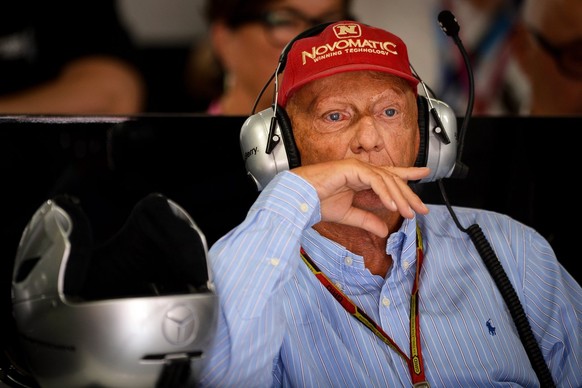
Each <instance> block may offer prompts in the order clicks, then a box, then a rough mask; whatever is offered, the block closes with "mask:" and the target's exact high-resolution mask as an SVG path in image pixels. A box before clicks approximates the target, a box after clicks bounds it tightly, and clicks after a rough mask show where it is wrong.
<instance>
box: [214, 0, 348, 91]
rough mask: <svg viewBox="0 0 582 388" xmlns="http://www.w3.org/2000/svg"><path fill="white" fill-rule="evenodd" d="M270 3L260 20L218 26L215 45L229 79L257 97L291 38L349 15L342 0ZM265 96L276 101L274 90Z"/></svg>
mask: <svg viewBox="0 0 582 388" xmlns="http://www.w3.org/2000/svg"><path fill="white" fill-rule="evenodd" d="M269 4H270V5H268V6H267V7H266V9H265V10H264V12H263V14H262V15H256V16H257V19H256V20H251V21H248V22H246V23H244V24H242V25H240V26H238V27H236V28H228V27H227V26H224V25H222V26H218V27H216V28H217V29H219V30H220V33H219V35H220V39H219V40H217V39H215V41H214V45H215V49H216V52H217V53H218V55H219V57H220V59H221V62H222V63H223V66H224V68H225V70H226V73H227V75H228V77H229V78H230V79H227V82H229V81H232V82H233V84H234V85H235V87H236V88H242V89H243V90H244V91H245V92H246V93H248V94H252V95H254V96H258V94H259V92H260V91H261V89H262V88H263V87H264V86H265V84H266V83H267V81H268V80H269V78H270V77H271V76H272V75H273V73H274V72H275V69H276V67H277V64H278V60H279V56H280V54H281V52H282V51H283V48H284V47H285V45H286V44H287V43H288V42H289V41H290V40H292V39H293V38H294V37H295V36H296V35H298V34H299V33H301V32H302V31H304V30H306V29H307V28H309V27H312V26H313V25H316V24H319V23H322V22H328V21H336V20H341V19H344V18H345V17H346V16H347V15H346V12H345V10H344V9H343V2H342V1H341V0H282V1H272V2H270V3H269ZM215 35H216V34H215ZM216 46H218V47H216ZM270 86H271V87H272V86H273V85H270ZM264 95H265V96H268V98H269V101H272V95H273V94H272V89H270V90H268V91H266V92H265V93H264Z"/></svg>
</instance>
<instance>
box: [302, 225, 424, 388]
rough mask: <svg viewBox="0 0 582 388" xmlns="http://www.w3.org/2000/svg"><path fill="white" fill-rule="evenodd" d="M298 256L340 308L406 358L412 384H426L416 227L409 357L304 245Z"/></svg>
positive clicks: (419, 242)
mask: <svg viewBox="0 0 582 388" xmlns="http://www.w3.org/2000/svg"><path fill="white" fill-rule="evenodd" d="M299 252H300V254H301V258H302V259H303V261H304V262H305V264H307V266H308V267H309V269H310V270H311V272H313V274H314V275H315V276H316V277H317V279H319V281H320V282H321V284H323V286H324V287H325V288H326V289H327V290H328V291H329V292H330V293H331V294H332V295H333V297H334V298H335V299H336V300H337V301H338V302H339V303H340V304H341V305H342V306H343V308H344V309H345V310H346V311H347V312H348V313H350V314H351V315H352V316H354V317H355V318H356V319H357V320H359V321H360V322H362V323H363V324H364V325H365V326H366V327H367V328H368V329H370V330H371V331H372V332H373V333H374V334H375V335H376V336H378V338H380V339H381V340H382V342H384V343H385V344H386V345H388V346H389V347H390V348H391V349H392V350H394V351H395V352H396V353H398V355H399V356H400V357H402V358H403V359H404V361H406V364H407V365H408V370H409V371H410V376H411V378H412V384H413V386H414V387H429V386H430V385H429V384H428V382H427V381H426V377H425V375H424V365H423V361H422V352H421V348H420V312H419V309H418V298H419V295H418V289H419V283H420V269H421V267H422V261H423V258H424V254H423V250H422V236H421V233H420V229H419V228H418V227H417V228H416V274H415V277H414V284H413V285H412V294H411V295H410V357H408V356H407V355H406V353H404V352H403V351H402V349H400V347H399V346H398V345H397V344H396V342H394V340H393V339H392V338H390V336H389V335H388V334H386V332H384V330H383V329H382V328H381V327H380V326H379V325H378V324H377V323H376V322H374V320H373V319H372V318H370V317H369V316H368V314H366V312H364V311H363V310H362V309H360V308H359V307H358V306H357V305H356V304H355V303H354V302H352V300H351V299H350V298H349V297H348V296H347V295H346V294H344V293H343V292H342V291H341V290H340V289H339V288H338V287H337V286H336V285H335V284H333V283H332V281H331V280H330V279H329V278H328V277H327V276H326V275H325V274H324V273H323V272H321V271H320V270H319V268H318V267H317V265H316V264H315V263H314V262H313V260H312V259H311V257H309V255H308V254H307V253H306V252H305V250H304V249H303V247H301V248H300V251H299Z"/></svg>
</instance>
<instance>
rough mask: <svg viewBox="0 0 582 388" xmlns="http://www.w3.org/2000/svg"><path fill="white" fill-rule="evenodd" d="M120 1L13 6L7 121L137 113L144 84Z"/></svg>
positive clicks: (1, 86) (3, 86) (4, 75)
mask: <svg viewBox="0 0 582 388" xmlns="http://www.w3.org/2000/svg"><path fill="white" fill-rule="evenodd" d="M136 59H137V57H136V52H135V48H134V46H133V42H132V41H131V37H130V36H129V34H128V33H127V31H126V30H125V28H124V25H123V24H122V23H121V21H120V20H119V17H118V14H117V8H116V2H115V0H95V1H74V0H62V1H56V2H54V1H35V0H21V1H12V2H6V3H4V4H3V6H2V12H0V114H132V113H137V112H140V111H141V110H142V109H143V107H144V100H145V98H144V95H145V93H146V90H145V86H144V85H145V84H144V81H143V78H142V75H141V74H140V72H139V70H138V68H137V66H136V62H135V61H136Z"/></svg>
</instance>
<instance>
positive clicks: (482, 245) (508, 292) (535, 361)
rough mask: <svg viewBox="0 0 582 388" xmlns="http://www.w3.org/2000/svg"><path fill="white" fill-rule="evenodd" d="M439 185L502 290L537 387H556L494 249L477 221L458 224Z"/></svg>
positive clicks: (443, 189)
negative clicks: (534, 375) (468, 223)
mask: <svg viewBox="0 0 582 388" xmlns="http://www.w3.org/2000/svg"><path fill="white" fill-rule="evenodd" d="M438 185H439V189H440V192H441V196H442V198H443V201H444V203H445V206H446V207H447V209H448V210H449V213H450V214H451V217H452V218H453V220H454V222H455V224H456V225H457V227H458V228H459V229H460V230H461V231H463V232H465V233H467V234H468V235H469V237H470V238H471V241H472V242H473V245H475V248H476V249H477V252H478V253H479V255H480V256H481V258H482V259H483V263H485V266H486V267H487V270H488V271H489V274H490V275H491V278H493V281H494V282H495V284H496V285H497V288H498V289H499V292H500V293H501V296H502V297H503V300H504V301H505V304H506V305H507V308H508V309H509V313H510V314H511V317H512V318H513V322H514V324H515V327H516V329H517V333H518V334H519V338H520V339H521V342H522V343H523V346H524V349H525V352H526V353H527V357H528V358H529V361H530V363H531V365H532V368H533V369H534V371H535V373H536V375H537V377H538V380H539V381H540V386H541V387H548V388H549V387H555V384H554V381H553V379H552V374H551V373H550V369H549V368H548V365H547V364H546V361H545V360H544V356H543V355H542V352H541V350H540V347H539V344H538V342H537V341H536V339H535V337H534V335H533V332H532V330H531V326H530V324H529V321H528V319H527V316H526V314H525V311H524V309H523V306H522V304H521V302H520V300H519V297H518V296H517V293H516V292H515V289H514V288H513V285H512V284H511V282H510V281H509V278H508V277H507V273H506V272H505V270H504V269H503V266H502V265H501V263H500V262H499V259H498V258H497V255H496V254H495V251H494V250H493V248H492V247H491V244H490V243H489V241H488V240H487V238H486V237H485V235H484V234H483V231H482V230H481V227H480V226H479V225H478V224H473V225H471V226H469V227H468V228H464V227H463V226H462V225H461V224H460V222H459V220H458V218H457V216H456V214H455V212H454V210H453V208H452V207H451V205H450V203H449V200H448V198H447V195H446V192H445V188H444V185H443V183H442V180H441V179H439V180H438Z"/></svg>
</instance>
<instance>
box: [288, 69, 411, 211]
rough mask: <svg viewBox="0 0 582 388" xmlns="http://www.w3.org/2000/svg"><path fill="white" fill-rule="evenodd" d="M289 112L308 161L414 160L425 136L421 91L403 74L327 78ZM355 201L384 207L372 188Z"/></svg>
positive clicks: (301, 96) (352, 74)
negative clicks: (421, 124) (419, 103)
mask: <svg viewBox="0 0 582 388" xmlns="http://www.w3.org/2000/svg"><path fill="white" fill-rule="evenodd" d="M362 85H366V87H362ZM299 107H308V108H307V110H301V109H299ZM288 113H289V114H290V116H291V117H292V127H293V133H294V136H295V141H296V143H297V148H298V150H299V153H300V155H301V163H302V164H303V165H308V164H313V163H318V162H323V161H329V160H339V159H347V158H355V159H358V160H361V161H364V162H368V163H371V164H374V165H379V166H406V167H408V166H412V165H414V161H415V159H416V154H417V152H418V145H419V141H420V139H419V130H418V111H417V106H416V96H415V94H414V92H413V91H412V89H411V88H410V86H408V84H407V83H406V82H405V81H403V80H402V79H400V78H397V77H395V76H392V75H389V74H384V73H376V72H368V71H360V72H348V73H341V74H337V75H334V76H331V77H328V78H323V79H320V80H317V81H314V82H311V83H309V84H307V85H306V86H305V87H303V88H302V89H300V90H299V91H298V92H297V93H296V95H295V96H294V102H293V103H290V104H289V107H288ZM354 201H355V203H357V205H358V206H360V207H366V208H374V207H379V208H382V209H383V208H384V206H383V205H382V204H381V203H378V202H379V201H378V198H377V196H376V195H374V193H373V192H371V191H369V190H366V191H361V192H358V193H357V195H356V197H355V199H354Z"/></svg>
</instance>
